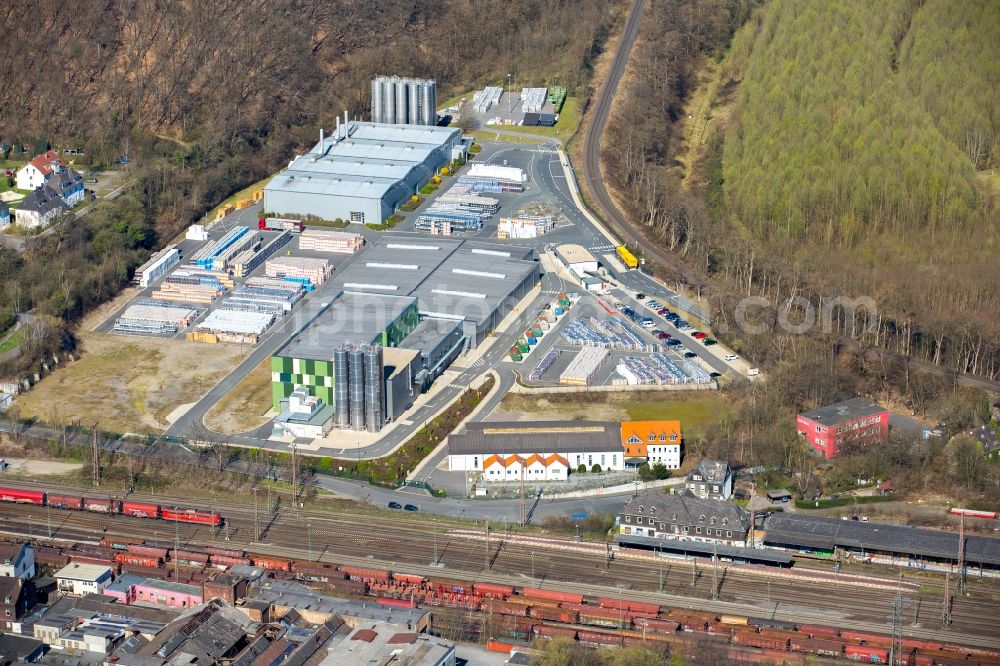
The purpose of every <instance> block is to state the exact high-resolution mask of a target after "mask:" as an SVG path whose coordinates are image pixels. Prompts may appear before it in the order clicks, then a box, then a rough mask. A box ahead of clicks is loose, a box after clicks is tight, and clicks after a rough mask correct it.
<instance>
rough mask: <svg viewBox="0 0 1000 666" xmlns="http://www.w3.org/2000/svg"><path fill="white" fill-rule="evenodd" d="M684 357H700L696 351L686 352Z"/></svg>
mask: <svg viewBox="0 0 1000 666" xmlns="http://www.w3.org/2000/svg"><path fill="white" fill-rule="evenodd" d="M684 358H698V355H697V354H695V353H694V352H684Z"/></svg>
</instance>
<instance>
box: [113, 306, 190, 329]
mask: <svg viewBox="0 0 1000 666" xmlns="http://www.w3.org/2000/svg"><path fill="white" fill-rule="evenodd" d="M197 318H198V311H197V310H195V309H194V308H187V307H182V306H177V305H171V304H170V303H164V302H161V301H151V300H142V301H138V302H136V303H135V304H133V305H130V306H128V307H127V308H126V309H125V312H123V313H122V315H121V316H120V317H119V318H118V320H117V321H116V322H115V327H114V330H115V331H116V332H118V333H145V334H151V335H164V334H170V333H176V332H177V330H178V329H179V328H187V327H188V326H190V325H191V322H193V321H194V320H195V319H197Z"/></svg>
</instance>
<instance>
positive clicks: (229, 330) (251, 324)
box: [192, 308, 274, 344]
mask: <svg viewBox="0 0 1000 666" xmlns="http://www.w3.org/2000/svg"><path fill="white" fill-rule="evenodd" d="M272 323H274V314H273V313H270V312H245V311H242V310H223V309H221V308H220V309H218V310H214V311H213V312H212V313H211V314H209V315H208V316H207V317H205V319H204V320H203V321H202V322H200V323H199V324H198V325H197V326H196V327H195V331H196V332H201V333H210V334H211V335H213V336H215V338H216V339H217V340H218V341H219V342H243V343H248V344H257V341H258V340H259V339H260V335H261V334H262V333H263V332H264V331H266V330H267V328H268V327H269V326H270V325H271V324H272ZM192 339H194V340H197V341H210V338H208V337H207V336H206V337H202V338H200V339H199V338H192Z"/></svg>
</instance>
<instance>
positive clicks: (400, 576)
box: [392, 573, 426, 585]
mask: <svg viewBox="0 0 1000 666" xmlns="http://www.w3.org/2000/svg"><path fill="white" fill-rule="evenodd" d="M392 579H393V580H395V581H397V582H399V583H408V584H410V585H423V583H424V581H425V580H426V579H425V578H424V577H423V576H417V575H415V574H405V573H394V574H392Z"/></svg>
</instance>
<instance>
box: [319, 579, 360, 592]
mask: <svg viewBox="0 0 1000 666" xmlns="http://www.w3.org/2000/svg"><path fill="white" fill-rule="evenodd" d="M323 585H324V586H325V587H326V588H328V589H330V590H333V591H334V592H336V593H338V594H342V595H343V594H347V595H353V596H355V597H363V596H365V594H366V593H367V592H368V583H366V582H364V581H363V580H347V579H346V578H342V579H339V580H338V579H336V578H334V579H331V580H330V581H328V582H326V583H324V584H323Z"/></svg>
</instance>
